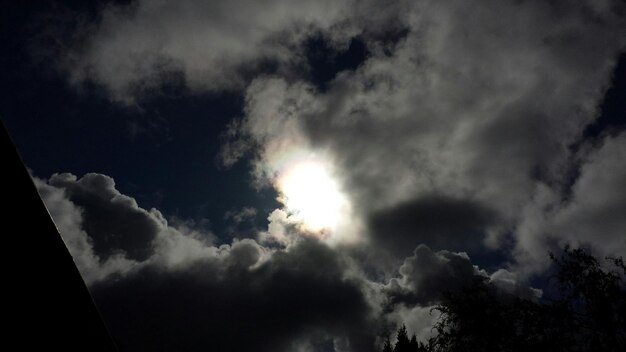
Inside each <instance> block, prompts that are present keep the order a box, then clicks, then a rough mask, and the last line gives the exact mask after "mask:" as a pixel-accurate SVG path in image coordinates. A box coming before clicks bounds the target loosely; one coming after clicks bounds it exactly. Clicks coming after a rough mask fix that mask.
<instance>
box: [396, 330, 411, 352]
mask: <svg viewBox="0 0 626 352" xmlns="http://www.w3.org/2000/svg"><path fill="white" fill-rule="evenodd" d="M396 336H397V341H396V346H395V347H394V349H393V352H409V351H411V342H410V341H409V335H408V334H407V332H406V326H404V325H402V326H401V327H400V329H398V333H397V334H396Z"/></svg>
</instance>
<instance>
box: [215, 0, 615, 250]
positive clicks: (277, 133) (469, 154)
mask: <svg viewBox="0 0 626 352" xmlns="http://www.w3.org/2000/svg"><path fill="white" fill-rule="evenodd" d="M604 4H605V6H598V4H596V3H594V4H591V3H585V2H579V3H577V4H576V5H572V6H564V5H563V4H561V3H560V2H554V3H551V4H546V3H543V2H538V1H537V2H535V1H530V2H522V3H520V2H509V1H498V2H493V3H490V6H484V7H477V6H473V5H472V4H468V3H465V2H462V1H445V2H428V1H423V2H411V3H406V4H403V6H404V7H403V8H402V11H403V13H404V14H405V16H403V17H402V18H403V19H404V21H405V22H401V23H403V24H404V26H405V28H406V31H404V32H402V34H401V35H397V36H396V38H395V39H396V40H395V41H391V42H388V43H387V45H386V46H385V48H384V49H380V50H378V49H376V48H377V47H376V44H375V43H374V42H373V41H370V42H368V45H369V46H370V48H371V52H372V54H371V55H370V56H369V57H368V59H367V60H366V61H365V62H364V63H363V64H362V65H361V66H359V67H358V68H357V69H356V70H353V71H344V72H340V73H339V74H338V75H337V76H336V77H335V79H334V80H333V81H332V82H331V83H330V84H329V86H328V88H327V89H326V90H324V91H318V90H317V89H316V88H315V87H314V86H313V85H312V84H310V83H307V82H302V81H295V82H294V81H292V80H288V79H284V78H282V77H280V76H271V77H267V76H264V77H259V78H257V79H255V80H254V81H253V82H252V83H251V84H250V85H249V87H248V89H247V93H246V107H245V112H246V116H245V117H244V118H243V120H242V121H239V122H238V123H237V126H238V129H239V131H240V137H239V138H235V139H234V141H233V142H231V143H227V148H226V149H225V151H226V155H227V156H228V157H226V158H225V159H226V160H228V162H229V163H232V162H233V160H234V159H235V157H236V155H240V154H241V152H242V150H244V149H245V148H242V146H248V148H249V150H252V151H253V155H256V156H257V163H256V171H257V175H260V178H261V179H263V178H265V179H270V180H271V179H272V178H273V177H275V173H276V170H277V169H278V168H277V167H276V165H279V164H280V163H281V162H283V161H284V160H285V156H286V155H289V154H290V153H293V152H294V150H304V151H307V152H309V153H314V154H316V155H322V157H323V158H324V159H326V160H329V162H330V163H332V164H333V165H334V167H335V168H336V170H337V172H336V177H337V179H338V182H339V183H340V185H341V187H342V188H343V189H344V191H345V192H346V194H347V196H348V197H349V198H350V201H351V204H352V205H353V208H354V210H355V211H354V214H353V216H354V221H355V222H359V223H373V224H379V225H378V226H379V227H381V226H383V225H380V224H384V223H385V221H384V220H381V219H384V217H381V214H388V215H387V216H386V217H387V218H389V219H391V218H394V217H395V218H397V217H402V216H403V215H402V213H403V212H406V215H404V216H403V217H404V218H407V219H408V218H411V217H413V218H414V219H415V221H416V223H415V224H414V225H415V231H413V233H414V234H411V235H407V233H409V232H411V230H410V229H402V230H400V229H399V228H396V229H395V230H396V234H391V233H386V234H384V236H390V237H392V236H395V237H394V239H393V240H390V242H392V241H394V240H396V241H397V245H396V246H398V247H402V246H404V245H406V246H408V247H409V248H411V247H412V246H414V245H416V239H424V241H425V242H428V243H429V244H432V245H436V246H437V247H438V248H446V246H451V247H453V246H454V245H455V244H459V240H461V241H462V239H463V238H464V237H469V236H472V237H474V239H476V240H477V242H482V244H484V245H485V246H486V247H487V248H491V249H497V248H500V247H502V246H503V245H507V246H508V245H509V244H510V242H511V241H513V242H514V243H521V242H524V241H531V240H532V239H530V238H527V236H526V235H524V233H523V231H522V230H521V229H522V224H524V222H525V221H526V219H525V218H524V217H525V216H526V215H527V212H526V210H527V209H528V207H529V206H531V207H532V204H534V203H535V199H534V197H535V196H536V193H537V190H538V189H539V188H541V187H545V188H547V189H548V190H550V192H553V193H555V194H558V195H560V194H562V193H563V192H564V190H567V189H568V187H569V185H570V183H571V180H570V179H571V170H572V167H574V165H575V163H576V160H578V158H579V156H578V155H577V154H575V153H576V152H575V151H574V150H573V149H572V148H570V146H571V145H573V144H576V143H580V141H581V138H582V137H583V131H584V130H585V128H586V126H588V125H589V124H591V123H593V121H594V119H595V118H596V117H597V115H598V113H599V112H598V110H597V107H598V105H599V103H600V99H601V98H602V95H603V93H604V92H605V90H606V89H607V87H608V83H609V82H610V75H611V72H612V69H613V68H614V65H615V62H616V59H617V56H618V53H619V52H620V50H622V49H623V48H624V44H625V43H626V35H625V33H624V31H623V28H624V24H625V19H624V18H623V17H619V15H618V14H619V13H620V12H619V11H614V10H615V8H617V7H623V5H620V4H619V3H618V2H613V1H608V2H606V3H604ZM389 43H392V44H389ZM232 146H237V147H238V148H232ZM235 150H236V151H237V152H238V153H233V151H235ZM229 152H230V153H229ZM432 199H442V200H446V199H450V200H452V201H451V203H450V204H448V205H451V206H450V207H443V206H441V207H438V208H439V209H438V210H437V214H433V213H432V212H434V211H435V208H437V206H436V204H433V205H434V207H430V206H429V211H430V212H431V213H429V215H428V219H427V221H428V224H426V223H424V221H426V220H423V221H422V223H420V221H419V219H420V217H423V216H424V214H421V213H420V212H419V210H420V207H419V206H415V207H411V206H409V205H410V204H414V205H415V204H416V205H419V204H428V203H429V202H431V201H432ZM444 203H445V202H444ZM452 203H454V204H452ZM462 204H464V205H468V207H465V208H463V207H461V206H460V205H462ZM403 205H406V206H403ZM461 208H463V209H461ZM394 214H395V215H394ZM468 215H472V216H471V217H468ZM455 220H459V221H458V222H457V221H455ZM407 221H408V220H407ZM437 221H439V223H436V222H437ZM420 225H421V229H420ZM426 225H428V226H426ZM396 226H397V225H396ZM464 226H465V228H463V227H464ZM383 227H384V226H383ZM454 229H459V231H456V230H454ZM453 230H454V231H453ZM592 230H593V229H592V228H588V229H587V230H586V231H592ZM365 232H366V233H367V232H370V233H369V237H370V238H373V239H375V240H377V239H379V238H380V236H381V235H380V234H379V233H378V232H377V231H375V229H366V231H365ZM611 233H614V232H611ZM588 236H592V235H591V234H589V235H588ZM454 248H457V247H454ZM518 248H524V246H519V247H518ZM535 250H536V251H538V252H541V253H538V254H537V257H539V256H541V257H545V253H546V252H547V250H548V247H546V246H545V245H544V246H540V247H537V248H535Z"/></svg>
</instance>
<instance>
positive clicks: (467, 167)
mask: <svg viewBox="0 0 626 352" xmlns="http://www.w3.org/2000/svg"><path fill="white" fill-rule="evenodd" d="M1 6H2V11H0V12H1V15H0V16H2V19H1V20H0V28H1V29H0V35H1V37H0V45H1V47H0V52H1V53H2V54H0V72H1V74H2V79H1V80H0V92H1V94H0V118H2V121H3V123H4V124H5V125H6V126H7V129H8V131H9V132H10V134H11V136H12V138H13V141H14V143H15V145H16V147H17V149H18V151H19V152H20V154H21V156H22V159H23V161H24V163H25V165H26V166H27V167H28V168H29V170H30V172H31V175H32V177H33V180H34V182H35V185H36V187H37V189H38V191H39V193H40V195H41V197H42V199H43V201H44V203H45V204H46V206H47V207H48V210H49V212H50V214H51V216H52V218H53V219H54V221H55V223H56V225H57V227H58V229H59V231H60V233H61V236H62V237H63V240H64V241H65V244H66V245H67V247H68V250H69V251H70V253H71V254H72V256H73V258H74V261H75V263H76V265H77V267H78V269H79V271H80V272H81V275H82V276H83V278H84V280H85V282H86V283H87V285H88V287H89V289H90V292H91V294H92V296H93V298H94V301H95V303H96V305H97V307H98V308H99V310H100V312H101V314H102V316H103V318H104V321H105V323H106V324H107V325H108V327H109V329H110V331H111V334H112V335H113V337H114V339H115V340H116V343H117V344H118V347H119V348H120V350H121V351H135V350H153V351H171V350H178V351H199V350H215V351H243V350H250V349H252V348H253V349H254V350H256V351H302V352H309V351H311V352H312V351H336V352H344V351H345V352H348V351H362V352H367V351H375V350H377V349H379V348H380V345H381V343H382V341H383V339H384V337H385V336H386V334H388V333H389V332H390V331H393V330H394V329H395V328H397V327H398V326H400V325H402V324H405V325H406V327H407V330H408V332H409V334H411V335H412V334H415V335H417V336H418V338H420V339H427V338H428V337H429V336H430V334H432V333H433V331H432V330H431V328H432V325H433V323H434V322H435V321H436V320H437V315H436V313H433V311H432V310H431V308H432V307H433V306H435V305H436V304H437V303H438V302H439V301H440V299H441V297H442V294H443V293H444V292H446V291H449V290H454V289H456V288H460V287H462V286H463V285H464V284H466V283H468V282H469V281H470V280H471V279H472V278H473V277H474V276H476V275H478V276H482V277H485V278H488V280H490V281H491V282H492V283H493V284H495V285H496V286H498V287H500V288H501V289H503V290H505V291H507V292H510V293H513V294H516V295H519V296H521V297H525V298H529V299H541V297H542V295H543V294H544V291H545V290H546V289H547V287H545V284H546V282H547V280H546V277H548V276H549V273H550V268H551V266H550V259H549V256H548V253H549V252H550V251H553V252H558V251H559V249H562V248H563V247H564V246H565V245H571V246H574V247H579V246H582V247H585V248H588V249H589V250H590V251H591V252H592V253H593V254H594V255H597V256H598V257H605V256H619V255H622V256H623V255H625V254H626V216H624V214H626V187H625V186H626V103H625V102H626V54H624V49H625V48H626V4H624V3H623V2H621V1H612V0H601V1H599V0H588V1H577V2H570V1H561V0H554V1H531V0H526V1H513V0H504V1H503V0H498V1H496V0H487V1H483V2H480V3H472V2H467V1H461V0H446V1H426V0H411V1H409V0H406V1H405V0H392V1H384V2H383V1H377V0H362V1H355V0H341V1H336V0H335V1H326V0H316V1H313V0H300V1H297V2H294V1H287V0H264V1H251V0H239V1H232V0H231V1H225V0H213V1H200V0H181V1H161V0H154V1H149V0H135V1H94V2H83V1H50V2H45V3H44V2H37V3H35V2H28V3H26V2H3V3H2V5H1ZM14 235H20V236H28V235H29V234H14Z"/></svg>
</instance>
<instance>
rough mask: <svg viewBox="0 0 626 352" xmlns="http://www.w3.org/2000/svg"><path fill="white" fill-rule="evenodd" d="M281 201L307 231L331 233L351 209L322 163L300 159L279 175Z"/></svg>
mask: <svg viewBox="0 0 626 352" xmlns="http://www.w3.org/2000/svg"><path fill="white" fill-rule="evenodd" d="M278 188H279V190H280V193H281V196H280V197H279V200H280V201H281V202H282V203H283V204H284V205H285V207H286V209H287V211H288V212H289V213H290V215H291V216H292V217H293V218H294V219H295V220H297V221H298V222H300V223H301V224H302V225H303V226H304V228H305V229H306V230H309V231H315V232H322V233H327V232H332V231H333V230H334V229H335V228H336V226H337V225H338V224H339V221H340V219H341V216H342V215H344V214H345V213H346V211H347V208H348V205H349V203H348V201H347V199H346V197H345V196H344V195H343V194H342V193H341V192H340V191H339V188H338V185H337V182H335V180H334V179H333V178H332V177H331V174H330V172H329V170H328V169H327V168H326V167H324V165H323V164H322V163H320V162H315V161H301V162H298V163H296V164H294V165H292V166H291V167H289V168H288V169H287V170H286V171H285V172H284V173H282V174H281V175H280V176H279V178H278Z"/></svg>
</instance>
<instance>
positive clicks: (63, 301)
mask: <svg viewBox="0 0 626 352" xmlns="http://www.w3.org/2000/svg"><path fill="white" fill-rule="evenodd" d="M1 125H2V126H1V127H0V129H1V130H2V131H0V139H1V140H2V141H1V142H0V143H1V145H2V155H3V157H2V161H3V166H4V167H3V177H2V180H3V186H4V187H5V190H4V192H3V203H4V205H3V207H2V208H3V214H2V220H3V221H2V223H3V226H4V228H3V231H2V235H3V236H2V242H3V245H2V261H3V268H4V270H3V272H4V273H5V275H6V276H5V280H4V282H3V285H2V287H3V290H2V291H3V296H4V298H3V300H4V309H3V314H2V318H3V323H4V325H5V328H3V329H4V333H3V344H4V346H5V349H6V348H7V347H9V346H12V347H10V349H12V350H21V351H34V350H41V348H45V349H46V350H50V351H52V350H58V351H116V350H117V349H116V347H115V344H114V342H113V340H112V339H111V337H110V335H109V333H108V330H107V329H106V327H105V325H104V323H103V321H102V319H101V318H100V314H99V313H98V311H97V309H96V306H95V305H94V303H93V301H92V299H91V296H90V294H89V292H88V290H87V287H86V286H85V283H84V282H83V279H82V277H81V276H80V273H79V272H78V269H77V268H76V266H75V265H74V262H73V260H72V257H71V255H70V254H69V252H68V250H67V248H66V247H65V244H64V243H63V240H62V239H61V236H60V235H59V232H58V231H57V228H56V226H55V225H54V223H53V222H52V219H51V218H50V215H49V214H48V211H47V209H46V207H45V206H44V204H43V202H42V201H41V198H40V197H39V194H38V193H37V190H36V188H35V186H34V184H33V182H32V180H31V177H30V175H29V174H28V172H27V170H26V168H25V167H24V164H23V163H22V160H21V159H20V157H19V155H18V153H17V151H16V150H15V147H14V145H13V143H12V141H11V139H10V137H9V135H8V133H7V131H6V129H5V127H4V124H1Z"/></svg>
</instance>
